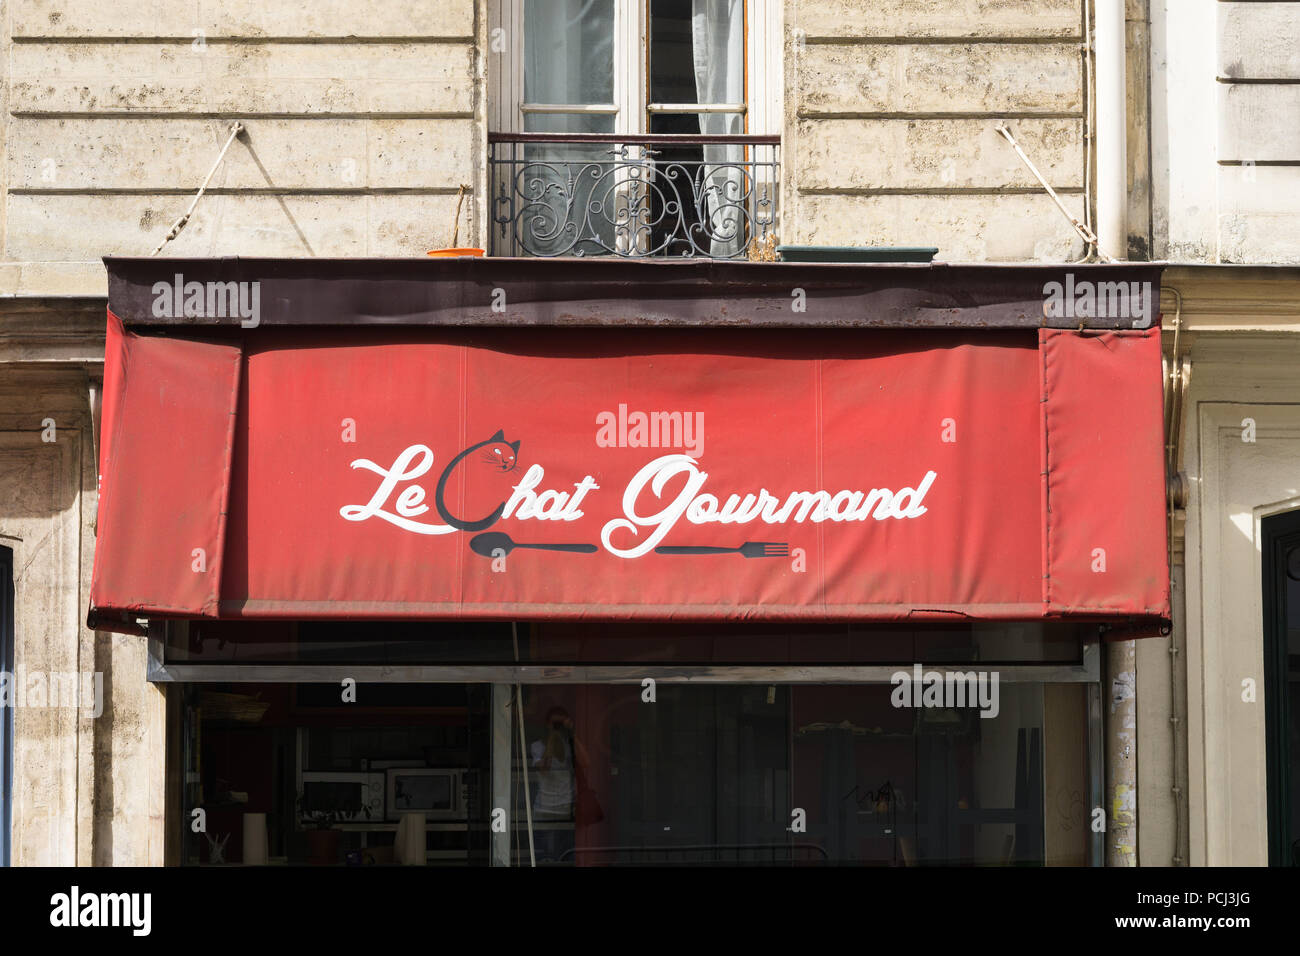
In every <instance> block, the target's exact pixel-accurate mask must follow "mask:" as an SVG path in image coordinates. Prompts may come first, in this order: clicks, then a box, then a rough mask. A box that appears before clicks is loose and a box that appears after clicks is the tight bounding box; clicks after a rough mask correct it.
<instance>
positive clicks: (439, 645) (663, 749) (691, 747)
mask: <svg viewBox="0 0 1300 956" xmlns="http://www.w3.org/2000/svg"><path fill="white" fill-rule="evenodd" d="M420 632H423V633H422V635H421V633H420ZM1094 633H1095V632H1094ZM1087 636H1088V632H1087V630H1086V629H1080V628H1078V627H1062V628H1051V627H1045V626H1043V625H1032V626H1031V625H1000V626H988V627H986V626H981V627H931V628H919V629H911V630H903V629H892V630H891V629H884V630H881V629H871V628H863V627H849V626H843V625H821V626H800V627H795V628H789V627H787V628H782V627H780V626H775V625H762V626H757V627H746V626H726V627H719V626H717V625H659V626H652V625H635V626H628V625H583V626H581V627H574V626H571V625H559V624H537V625H532V626H524V625H520V626H519V627H518V628H517V629H516V628H514V627H512V626H511V625H510V624H504V625H489V624H482V625H475V626H472V627H468V628H467V627H465V626H463V625H453V624H434V625H430V624H421V625H409V624H388V623H380V622H368V623H351V624H332V623H331V624H307V623H298V624H283V625H270V624H257V625H254V626H247V625H240V624H239V623H223V624H220V625H216V624H207V623H196V622H190V623H189V625H188V626H185V625H184V624H181V625H179V626H178V625H176V624H173V625H171V626H170V627H169V628H167V629H166V633H165V634H158V635H157V636H156V637H155V639H154V646H155V666H154V673H153V678H154V679H155V680H160V681H169V682H173V683H174V685H175V686H176V689H177V690H179V691H180V692H181V694H180V696H181V698H182V699H183V704H182V706H180V707H178V708H176V711H175V713H176V716H175V719H174V721H173V726H172V728H171V731H172V733H173V734H174V735H175V739H176V740H177V741H178V743H179V745H180V746H179V747H178V748H177V750H176V753H177V759H178V760H179V761H180V763H181V765H182V766H183V768H184V773H183V774H182V775H179V776H178V778H177V780H178V784H177V786H175V787H174V788H173V790H172V793H171V794H170V799H169V804H170V806H169V810H170V811H172V812H174V813H175V814H176V816H177V818H178V819H179V818H180V817H181V816H182V815H183V816H184V818H185V819H187V820H188V819H190V818H191V816H192V814H193V810H194V809H195V808H196V807H201V808H203V809H204V811H205V821H206V832H203V833H195V832H192V828H189V832H187V834H186V837H185V839H184V841H183V845H182V847H181V848H180V852H179V856H180V860H179V862H183V863H198V864H205V865H208V864H212V863H214V862H224V863H237V862H243V857H242V851H243V849H244V848H245V845H246V841H245V838H244V830H245V829H246V828H247V827H249V826H254V827H257V828H259V830H260V828H261V827H262V826H265V829H266V837H265V846H266V850H265V861H266V862H267V863H270V864H277V863H284V864H303V863H333V864H345V863H352V864H357V865H368V864H377V865H383V864H388V863H398V862H419V863H424V864H427V865H514V866H531V865H536V866H628V865H633V866H653V865H674V866H677V865H745V866H756V865H767V866H771V865H779V866H827V865H869V866H925V865H993V866H1020V865H1028V866H1038V865H1086V864H1088V863H1091V862H1095V853H1096V849H1095V846H1094V841H1093V839H1092V837H1093V834H1092V833H1091V831H1090V828H1089V827H1088V825H1087V824H1088V817H1089V814H1088V808H1089V807H1091V806H1094V805H1096V803H1095V800H1096V797H1097V796H1098V795H1099V791H1098V789H1097V781H1096V773H1097V769H1096V768H1097V767H1098V765H1099V761H1098V759H1097V757H1098V755H1097V753H1096V734H1095V732H1094V728H1093V725H1094V723H1095V718H1096V717H1097V716H1098V700H1099V697H1098V694H1097V690H1098V685H1097V683H1096V681H1097V673H1096V654H1095V650H1096V645H1095V644H1088V643H1084V640H1085V638H1086V637H1087ZM638 671H641V672H644V674H645V676H644V677H638V676H637V672H638ZM349 672H355V673H356V674H357V675H360V676H357V677H354V678H351V679H349V677H348V673H349ZM431 674H447V675H456V676H459V677H463V678H467V677H481V679H477V680H475V679H459V680H456V681H455V682H449V681H446V680H443V679H441V678H437V677H431V676H430V675H431ZM899 674H905V675H907V677H908V678H909V680H910V681H911V684H915V685H916V686H911V685H910V684H909V683H908V682H907V681H903V680H901V679H898V677H897V675H899ZM952 675H956V677H955V679H954V677H953V676H952ZM945 677H947V678H948V679H947V680H946V682H945V680H944V678H945ZM376 678H378V679H376ZM918 678H919V680H918ZM931 678H937V680H932V679H931ZM963 682H965V683H963ZM981 682H982V683H981ZM954 690H955V691H956V692H958V696H956V697H954V696H953V695H954ZM965 692H969V693H968V694H967V693H965ZM412 814H414V816H411V815H412ZM408 817H409V819H407V818H408ZM412 828H415V829H418V830H419V831H421V832H420V833H419V834H418V835H415V836H412V833H411V832H410V831H411V829H412ZM256 842H257V841H256V840H255V841H254V843H256ZM417 845H418V850H415V849H412V848H413V847H415V846H417ZM251 852H253V853H254V856H255V860H254V861H255V862H260V861H261V856H260V855H258V854H257V852H256V851H251Z"/></svg>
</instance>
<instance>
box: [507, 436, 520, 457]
mask: <svg viewBox="0 0 1300 956" xmlns="http://www.w3.org/2000/svg"><path fill="white" fill-rule="evenodd" d="M509 445H510V447H511V448H513V449H514V451H515V454H516V455H517V454H519V439H518V438H516V439H515V440H514V441H512V442H509Z"/></svg>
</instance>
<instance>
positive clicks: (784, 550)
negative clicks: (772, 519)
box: [655, 541, 790, 558]
mask: <svg viewBox="0 0 1300 956" xmlns="http://www.w3.org/2000/svg"><path fill="white" fill-rule="evenodd" d="M655 554H740V555H744V556H745V557H747V558H788V557H789V556H790V545H788V544H786V543H785V542H784V541H782V542H775V541H746V542H745V543H744V544H742V545H741V546H740V547H738V548H717V547H713V546H711V545H695V544H679V545H673V544H661V545H660V546H659V547H657V548H655Z"/></svg>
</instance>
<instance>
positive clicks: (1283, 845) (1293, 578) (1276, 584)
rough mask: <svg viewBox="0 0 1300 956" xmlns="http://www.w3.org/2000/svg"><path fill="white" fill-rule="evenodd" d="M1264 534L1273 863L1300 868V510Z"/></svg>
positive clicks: (1273, 522) (1269, 524) (1271, 522)
mask: <svg viewBox="0 0 1300 956" xmlns="http://www.w3.org/2000/svg"><path fill="white" fill-rule="evenodd" d="M1263 534H1264V546H1263V582H1264V664H1265V690H1264V699H1265V704H1266V707H1267V711H1266V717H1265V720H1266V728H1267V745H1266V747H1267V755H1268V818H1269V822H1268V830H1269V862H1270V863H1271V864H1272V865H1274V866H1300V511H1292V512H1288V513H1286V514H1282V515H1276V516H1273V517H1269V518H1265V519H1264V521H1263Z"/></svg>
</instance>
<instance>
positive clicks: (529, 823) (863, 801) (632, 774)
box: [510, 683, 1087, 866]
mask: <svg viewBox="0 0 1300 956" xmlns="http://www.w3.org/2000/svg"><path fill="white" fill-rule="evenodd" d="M1050 686H1055V685H1045V684H1003V685H1001V687H1000V694H999V695H998V705H999V706H998V707H997V709H996V712H993V711H989V712H987V713H986V714H985V715H984V716H981V713H982V712H981V711H979V710H976V709H973V708H970V707H957V708H951V707H942V706H940V707H922V708H913V707H900V706H898V705H897V703H896V702H895V701H894V700H893V696H894V695H893V688H891V687H890V686H889V685H884V684H859V685H836V686H822V687H815V686H793V687H792V686H789V685H780V684H774V685H766V686H764V685H758V686H753V685H712V686H709V685H682V684H666V683H661V684H659V685H658V687H657V688H656V699H655V702H654V703H653V704H647V703H645V702H644V701H643V700H642V691H641V688H640V687H636V686H633V687H628V686H617V685H615V686H591V685H568V686H549V687H524V688H523V701H524V708H523V719H524V723H525V730H524V737H525V740H526V745H524V746H521V745H520V743H519V742H518V740H517V739H516V740H514V742H513V743H512V746H511V750H512V753H513V758H514V759H513V761H512V772H511V782H510V786H511V789H512V792H513V796H512V801H513V805H514V810H513V812H512V813H511V825H512V832H511V835H510V858H511V859H512V860H513V862H514V863H515V864H516V865H525V866H526V865H528V864H529V862H530V859H531V858H532V856H533V855H535V857H536V859H537V861H538V863H539V864H542V865H561V866H563V865H575V864H576V865H579V866H609V865H618V864H624V865H629V864H630V865H654V864H669V865H690V864H696V865H718V864H742V865H764V864H766V865H776V866H782V865H784V866H790V865H827V864H830V865H835V864H856V865H877V866H879V865H885V866H891V865H892V866H924V865H927V864H948V865H951V864H965V865H970V864H976V865H995V866H1007V865H1030V866H1034V865H1043V864H1044V863H1052V862H1066V861H1069V862H1080V861H1082V860H1084V859H1085V858H1086V848H1087V828H1086V827H1085V826H1084V821H1085V808H1084V807H1083V803H1082V801H1081V800H1075V801H1074V802H1073V803H1071V802H1070V801H1069V800H1066V799H1064V798H1062V797H1061V794H1067V795H1068V794H1077V793H1080V792H1083V791H1084V790H1085V789H1086V788H1085V783H1084V780H1085V768H1084V766H1083V763H1084V757H1083V752H1082V750H1081V749H1080V748H1078V747H1074V748H1069V747H1062V744H1061V741H1062V740H1065V741H1067V742H1069V741H1073V740H1074V738H1078V739H1080V740H1082V739H1083V734H1082V732H1081V728H1082V726H1083V720H1084V701H1083V695H1082V694H1080V693H1070V694H1067V695H1066V697H1065V698H1064V699H1062V700H1061V701H1059V702H1058V703H1060V704H1062V705H1063V707H1061V706H1058V707H1057V708H1056V711H1055V716H1054V717H1053V718H1052V721H1051V722H1049V721H1046V720H1045V716H1044V693H1045V690H1046V689H1047V688H1048V687H1050ZM1053 722H1054V723H1055V724H1056V725H1057V726H1053V725H1052V724H1053ZM1045 730H1046V731H1047V732H1046V733H1045ZM1047 748H1051V749H1050V750H1048V751H1047V752H1049V753H1050V754H1051V756H1052V759H1053V761H1055V762H1056V763H1057V764H1062V765H1064V764H1069V766H1068V767H1064V772H1063V769H1062V767H1057V768H1056V769H1055V771H1054V773H1055V776H1054V777H1053V787H1052V792H1053V795H1054V798H1055V799H1056V805H1054V806H1053V807H1052V808H1051V809H1052V813H1053V814H1054V817H1053V831H1052V846H1051V849H1050V850H1049V849H1047V848H1046V847H1045V845H1044V831H1045V809H1046V804H1045V799H1044V792H1045V787H1044V759H1043V758H1044V752H1045V749H1047ZM521 751H522V753H521ZM525 769H526V771H527V779H526V780H525V775H524V773H523V771H524V770H525ZM530 809H531V815H530V813H529V810H530ZM1057 817H1060V818H1061V819H1060V820H1058V819H1057ZM1067 818H1068V819H1067ZM1061 820H1064V821H1065V825H1062V823H1061ZM792 821H798V823H799V827H798V828H794V827H792ZM530 829H531V834H532V840H531V843H532V847H533V849H532V850H531V851H530V840H529V831H530Z"/></svg>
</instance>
